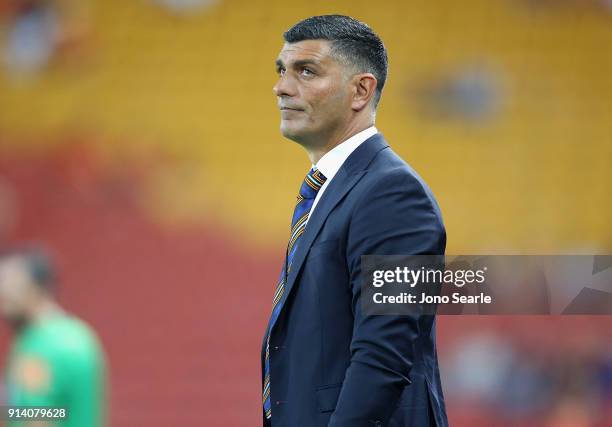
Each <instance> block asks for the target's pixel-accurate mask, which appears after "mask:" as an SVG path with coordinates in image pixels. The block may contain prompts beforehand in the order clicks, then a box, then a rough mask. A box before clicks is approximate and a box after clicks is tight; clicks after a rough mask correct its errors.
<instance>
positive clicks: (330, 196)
mask: <svg viewBox="0 0 612 427" xmlns="http://www.w3.org/2000/svg"><path fill="white" fill-rule="evenodd" d="M387 147H388V145H387V143H386V141H385V140H384V138H383V136H382V134H380V133H377V134H376V135H373V136H371V137H370V138H368V139H367V140H366V141H364V142H363V143H362V144H361V145H360V146H359V147H357V148H356V149H355V151H353V153H351V155H350V156H349V157H348V158H347V159H346V161H345V162H344V164H343V165H342V167H341V168H340V169H339V170H338V172H337V173H336V175H335V176H334V178H333V179H332V181H331V182H330V183H329V186H328V187H327V188H326V189H325V192H324V193H323V195H322V196H321V199H320V200H319V202H318V203H317V206H316V207H315V210H314V212H313V213H312V216H311V217H310V218H309V219H308V223H307V224H306V230H305V231H304V235H303V236H302V238H301V239H300V242H299V244H298V247H297V249H296V252H295V254H294V255H293V261H292V263H291V270H290V271H289V274H288V277H287V283H285V292H284V293H283V297H282V298H281V300H280V302H279V304H280V305H281V311H282V310H283V308H284V305H285V301H286V300H287V298H288V297H289V295H290V294H291V290H292V289H293V287H294V285H295V282H296V278H297V276H298V275H299V272H300V270H301V268H302V264H303V263H304V259H305V258H306V254H307V253H308V251H309V250H310V247H311V246H312V243H313V241H314V239H315V238H316V237H317V234H319V230H320V229H321V226H322V225H323V224H324V223H325V220H326V219H327V216H328V215H329V213H330V212H331V211H332V209H333V208H334V207H335V206H336V205H337V204H338V203H339V202H340V200H342V198H343V197H344V196H345V195H346V194H347V193H348V192H349V191H350V190H351V188H353V186H355V184H357V182H358V181H359V180H360V179H361V177H363V175H365V173H366V172H367V170H366V168H367V166H368V165H369V164H370V162H371V161H372V159H373V158H374V156H375V155H376V153H378V152H379V151H380V150H382V149H384V148H387ZM279 317H280V316H279ZM269 327H271V328H273V327H274V325H269Z"/></svg>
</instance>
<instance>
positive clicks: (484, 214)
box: [0, 0, 612, 427]
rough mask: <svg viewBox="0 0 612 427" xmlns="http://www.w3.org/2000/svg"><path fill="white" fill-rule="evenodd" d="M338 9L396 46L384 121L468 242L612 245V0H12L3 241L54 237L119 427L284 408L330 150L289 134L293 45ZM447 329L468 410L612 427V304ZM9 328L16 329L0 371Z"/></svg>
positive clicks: (0, 125) (482, 415)
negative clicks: (317, 161) (283, 318)
mask: <svg viewBox="0 0 612 427" xmlns="http://www.w3.org/2000/svg"><path fill="white" fill-rule="evenodd" d="M323 13H343V14H349V15H352V16H355V17H356V18H358V19H361V20H363V21H365V22H367V23H368V24H370V25H371V26H372V27H373V28H374V29H375V30H376V31H377V32H378V33H379V34H380V35H381V37H382V38H383V40H384V41H385V43H386V45H387V47H388V50H389V55H390V75H389V80H388V84H387V87H386V88H385V92H384V95H383V100H382V103H381V106H380V108H379V114H378V121H377V126H378V128H379V129H380V130H381V131H382V132H383V133H384V134H385V136H386V137H387V139H388V140H389V141H390V142H391V144H392V146H393V148H394V149H395V150H396V151H397V152H399V153H400V154H401V155H402V156H403V157H404V158H405V159H407V160H408V161H409V162H410V163H411V164H412V165H413V166H414V167H415V168H416V169H417V170H418V171H419V172H420V174H421V175H422V176H423V177H424V178H425V179H426V180H427V181H428V182H429V184H430V186H431V187H432V188H433V190H434V192H435V194H436V195H437V198H438V201H439V202H440V205H441V208H442V211H443V213H444V217H445V221H446V226H447V231H448V238H449V240H448V251H447V252H448V253H449V254H474V253H478V254H494V253H495V254H498V253H523V254H558V253H569V254H574V253H611V252H612V221H611V215H610V213H611V210H612V191H611V190H610V184H611V183H612V168H611V167H610V164H611V163H610V162H611V159H612V53H611V52H612V50H611V49H612V2H611V1H609V0H466V1H462V2H458V1H451V0H447V1H436V2H432V1H425V0H412V1H399V0H398V1H379V2H374V3H373V2H369V1H361V0H351V1H345V0H342V1H335V2H329V1H323V0H311V1H308V2H281V1H271V0H270V1H262V2H251V1H245V0H217V1H214V0H149V1H147V0H130V1H126V0H98V1H92V0H46V1H43V0H0V29H1V39H0V59H1V68H0V244H2V245H3V246H5V245H10V244H14V243H19V242H39V243H41V244H43V245H45V246H46V247H47V248H49V249H51V250H52V251H53V253H54V255H55V257H56V260H57V262H58V264H59V266H60V271H61V279H62V287H61V293H60V301H61V302H62V304H63V305H64V307H66V308H67V309H68V310H70V311H72V312H74V313H76V314H77V315H79V316H80V317H82V318H84V319H85V320H86V321H87V322H89V323H90V324H91V325H93V327H94V328H95V329H96V330H97V332H98V333H99V335H100V337H101V339H102V341H103V343H104V345H105V348H106V351H107V354H108V359H109V364H110V372H111V376H110V381H111V401H110V406H111V425H112V426H117V427H139V426H148V427H153V426H159V427H162V426H164V427H167V426H179V425H180V426H201V425H206V426H253V425H259V424H258V423H259V420H260V408H259V402H260V397H259V393H260V392H259V381H260V376H259V346H260V343H261V336H262V333H263V330H264V327H265V324H266V321H267V318H268V311H269V307H270V299H271V296H272V290H273V286H274V280H275V277H276V275H277V274H278V270H279V268H280V263H281V261H280V260H281V256H282V253H283V247H284V245H285V243H286V238H287V232H288V224H289V215H290V212H291V209H292V207H291V206H292V203H293V198H294V194H295V191H296V189H297V188H298V186H299V182H300V181H301V179H302V177H303V175H304V173H305V171H307V170H308V167H309V164H308V162H307V158H306V156H305V155H304V153H303V152H302V150H301V148H299V147H297V146H296V145H294V144H292V143H290V142H287V141H284V140H283V139H282V138H281V136H280V134H279V132H278V120H279V118H278V111H277V110H276V104H275V99H274V97H273V95H272V91H271V88H272V86H273V84H274V81H275V78H276V75H275V73H274V66H273V61H274V59H275V58H276V55H277V53H278V51H279V50H280V47H281V46H282V38H281V35H282V32H283V31H284V30H286V29H287V28H288V27H289V26H290V25H292V24H293V23H295V22H296V21H298V20H300V19H301V18H304V17H306V16H310V15H315V14H323ZM254 170H258V171H264V173H265V174H266V176H267V177H268V180H267V185H266V186H265V188H261V191H259V192H245V191H244V188H245V187H244V182H245V181H247V180H248V177H249V176H250V174H251V173H252V172H253V171H254ZM438 334H439V356H440V360H441V363H442V374H443V376H444V385H445V393H446V399H447V405H448V411H449V415H450V421H451V425H453V426H460V427H463V426H476V427H480V426H482V427H485V426H545V427H566V426H567V427H583V426H584V427H589V426H612V421H611V420H612V339H611V338H612V319H611V318H610V317H604V316H601V317H596V316H592V317H589V316H565V317H545V316H542V317H502V316H494V317H476V316H472V317H470V316H445V317H441V318H440V320H439V326H438ZM9 342H10V336H9V333H8V330H7V328H5V327H4V325H2V327H1V328H0V363H3V362H4V359H5V357H6V353H7V348H8V345H9ZM0 390H1V389H0ZM0 393H1V392H0Z"/></svg>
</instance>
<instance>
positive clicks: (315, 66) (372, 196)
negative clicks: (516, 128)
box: [261, 15, 448, 427]
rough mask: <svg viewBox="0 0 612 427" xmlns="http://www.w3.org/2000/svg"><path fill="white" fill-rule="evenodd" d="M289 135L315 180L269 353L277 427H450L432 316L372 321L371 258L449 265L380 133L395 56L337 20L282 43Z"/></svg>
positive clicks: (420, 195) (318, 19)
mask: <svg viewBox="0 0 612 427" xmlns="http://www.w3.org/2000/svg"><path fill="white" fill-rule="evenodd" d="M284 39H285V44H284V46H283V48H282V50H281V52H280V54H279V56H278V58H277V60H276V68H277V71H278V76H279V77H278V81H277V83H276V85H275V86H274V89H273V90H274V93H275V95H276V97H277V99H278V106H279V109H280V111H281V126H280V128H281V132H282V134H283V136H285V137H286V138H288V139H290V140H292V141H295V142H297V143H298V144H300V145H301V146H302V147H304V148H305V149H306V152H307V153H308V156H309V158H310V162H311V163H312V165H313V168H312V169H311V171H310V172H309V173H308V175H307V176H306V178H305V180H304V183H303V184H302V187H301V189H300V193H299V195H298V199H297V203H296V207H295V212H294V215H293V219H292V224H291V235H290V239H289V244H288V246H287V252H286V257H285V261H284V263H283V268H282V271H281V274H280V277H279V279H278V283H277V285H276V290H275V292H274V297H273V309H272V315H271V318H270V321H269V324H268V327H267V329H266V332H265V335H264V341H263V346H262V354H261V363H262V392H263V411H262V415H263V424H264V426H270V427H281V426H282V427H318V426H330V427H362V426H363V427H370V426H393V427H399V426H402V427H407V426H415V427H417V426H418V427H424V426H438V427H445V426H447V425H448V421H447V417H446V411H445V406H444V398H443V395H442V387H441V384H440V374H439V370H438V361H437V356H436V345H435V316H433V315H416V314H414V315H367V314H365V313H363V311H362V307H361V303H360V298H361V284H362V283H361V282H362V280H361V256H362V255H419V254H443V253H444V250H445V246H446V232H445V229H444V225H443V222H442V217H441V214H440V210H439V208H438V205H437V203H436V201H435V199H434V197H433V195H432V194H431V192H430V190H429V188H428V187H427V185H426V184H425V183H424V182H423V180H422V179H421V178H420V177H419V176H418V175H417V174H416V173H415V171H414V170H413V169H412V168H411V167H410V166H408V165H407V164H406V163H405V162H404V161H403V160H402V159H401V158H399V157H398V156H397V155H396V154H395V153H394V152H393V151H392V150H391V148H390V147H389V146H388V145H387V143H386V141H385V139H384V138H383V136H382V135H381V134H380V133H378V131H377V129H376V128H375V127H374V119H375V115H376V106H377V104H378V101H379V100H380V96H381V92H382V89H383V86H384V84H385V79H386V75H387V53H386V49H385V47H384V45H383V43H382V41H381V40H380V38H379V37H378V36H377V35H376V34H375V33H374V32H373V31H372V29H371V28H370V27H368V26H367V25H365V24H364V23H362V22H359V21H357V20H355V19H353V18H350V17H347V16H341V15H325V16H315V17H311V18H308V19H305V20H303V21H301V22H299V23H297V24H296V25H294V26H293V27H292V28H290V29H289V30H288V31H287V32H286V33H285V34H284Z"/></svg>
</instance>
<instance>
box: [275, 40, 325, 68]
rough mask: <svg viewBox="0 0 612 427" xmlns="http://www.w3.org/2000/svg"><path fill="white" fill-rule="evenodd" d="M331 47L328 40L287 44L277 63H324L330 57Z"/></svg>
mask: <svg viewBox="0 0 612 427" xmlns="http://www.w3.org/2000/svg"><path fill="white" fill-rule="evenodd" d="M330 47H331V46H330V42H329V41H328V40H303V41H299V42H296V43H289V42H286V43H285V44H284V46H283V48H282V49H281V51H280V53H279V54H278V58H277V62H278V61H280V62H282V63H284V64H287V63H289V62H292V61H301V60H313V61H316V62H323V61H325V60H326V59H328V58H329V57H330Z"/></svg>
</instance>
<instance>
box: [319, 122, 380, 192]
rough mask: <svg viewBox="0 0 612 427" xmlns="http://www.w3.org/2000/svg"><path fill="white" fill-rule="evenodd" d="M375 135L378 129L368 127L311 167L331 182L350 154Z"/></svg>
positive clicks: (330, 151) (333, 149)
mask: <svg viewBox="0 0 612 427" xmlns="http://www.w3.org/2000/svg"><path fill="white" fill-rule="evenodd" d="M377 133H378V129H376V127H375V126H370V127H369V128H367V129H364V130H362V131H361V132H359V133H356V134H355V135H353V136H351V137H350V138H349V139H347V140H346V141H344V142H341V143H340V144H338V145H336V146H335V147H334V148H332V149H331V150H329V151H328V152H327V153H325V154H324V155H323V157H321V158H320V159H319V161H318V162H317V164H316V165H313V167H316V168H317V169H319V170H320V171H321V173H322V174H323V175H325V178H326V179H327V181H329V180H331V179H332V178H333V177H334V175H336V173H337V172H338V171H339V170H340V167H341V166H342V164H343V163H344V162H345V161H346V159H347V158H348V156H350V155H351V153H352V152H353V151H355V149H356V148H357V147H359V145H361V144H362V143H363V142H364V141H365V140H366V139H368V138H369V137H371V136H373V135H376V134H377Z"/></svg>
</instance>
